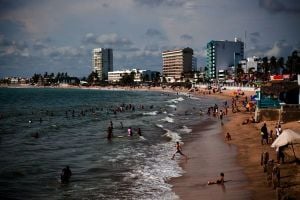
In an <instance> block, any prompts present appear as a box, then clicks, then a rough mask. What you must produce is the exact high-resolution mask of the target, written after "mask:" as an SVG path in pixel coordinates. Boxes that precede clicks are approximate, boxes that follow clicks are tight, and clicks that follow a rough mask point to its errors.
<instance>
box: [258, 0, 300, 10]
mask: <svg viewBox="0 0 300 200" xmlns="http://www.w3.org/2000/svg"><path fill="white" fill-rule="evenodd" d="M259 6H260V7H261V8H264V9H266V10H268V11H269V12H271V13H279V12H287V13H300V4H299V1H298V0H259Z"/></svg>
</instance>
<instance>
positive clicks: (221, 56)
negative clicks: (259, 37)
mask: <svg viewBox="0 0 300 200" xmlns="http://www.w3.org/2000/svg"><path fill="white" fill-rule="evenodd" d="M206 53H207V57H206V68H207V69H206V74H205V75H206V77H208V78H209V79H216V78H217V74H218V71H219V70H228V69H229V68H230V67H234V68H235V69H234V70H236V68H237V65H238V63H239V61H240V60H242V59H243V58H244V42H242V41H239V40H238V39H237V38H235V41H227V40H226V41H215V40H212V41H210V42H209V43H208V44H207V46H206Z"/></svg>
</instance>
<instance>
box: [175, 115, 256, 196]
mask: <svg viewBox="0 0 300 200" xmlns="http://www.w3.org/2000/svg"><path fill="white" fill-rule="evenodd" d="M192 129H193V132H192V136H191V137H189V138H187V139H185V145H184V146H183V152H184V153H186V154H187V155H188V157H189V159H188V160H187V161H184V158H181V162H180V165H181V167H182V168H183V170H184V171H185V172H186V173H185V174H184V175H183V176H181V177H178V178H174V179H172V180H171V181H170V183H171V184H172V185H173V191H175V193H176V195H178V196H179V197H180V199H189V200H193V199H195V200H196V199H211V200H212V199H250V191H249V190H247V189H246V187H245V186H246V185H247V178H246V176H245V175H244V174H243V171H242V168H241V167H240V166H239V165H238V163H237V162H236V155H237V149H236V147H235V146H233V145H230V144H225V143H224V141H223V136H222V134H221V131H222V129H221V123H220V121H218V120H217V119H208V121H206V122H205V123H204V124H198V125H196V126H194V127H192ZM177 159H178V160H179V159H180V158H177ZM220 172H223V173H224V174H225V180H229V181H228V182H226V183H225V184H224V185H218V184H214V185H207V181H209V180H210V181H214V180H216V179H217V178H218V177H219V174H220Z"/></svg>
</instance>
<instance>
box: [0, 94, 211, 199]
mask: <svg viewBox="0 0 300 200" xmlns="http://www.w3.org/2000/svg"><path fill="white" fill-rule="evenodd" d="M0 103H1V104H0V114H1V118H0V165H1V168H0V197H1V198H14V199H174V198H176V196H175V194H173V193H172V191H171V188H170V185H168V184H167V183H166V180H168V179H169V178H171V177H176V176H180V174H181V173H182V169H181V168H180V167H179V166H178V164H177V162H176V160H175V161H174V160H171V159H170V158H171V156H172V154H173V153H174V143H175V142H176V141H178V140H180V139H181V137H188V135H189V134H190V133H191V131H192V130H191V129H190V128H189V127H190V126H191V125H192V124H195V123H198V122H199V121H201V120H204V119H205V116H201V115H200V113H201V112H200V111H201V110H206V108H207V106H208V105H212V104H213V103H214V102H213V101H212V100H211V99H207V98H202V99H196V98H188V97H187V96H178V95H173V94H163V93H158V92H149V91H148V92H133V91H102V90H79V89H37V88H35V89H11V88H1V89H0ZM121 105H124V108H123V109H124V111H123V112H116V113H114V112H113V109H115V108H118V107H120V106H121ZM130 105H131V110H130V109H129V107H130ZM126 106H127V108H128V109H127V110H126ZM133 106H134V110H133V109H132V107H133ZM73 110H74V112H73ZM110 121H112V122H113V126H114V129H113V133H114V135H115V136H120V137H116V138H113V140H112V141H108V140H107V139H106V138H105V137H106V135H107V127H108V126H109V124H110ZM121 123H122V124H123V128H122V127H121ZM128 127H132V129H133V131H134V133H136V130H137V128H141V130H142V134H143V137H138V136H136V134H134V136H133V137H127V128H128ZM37 133H38V136H39V137H38V138H35V137H33V136H34V135H35V134H37ZM121 136H122V137H121ZM66 165H69V166H70V168H71V170H72V172H73V175H72V177H71V181H70V183H69V184H67V185H62V184H61V183H60V173H61V169H62V168H63V167H65V166H66Z"/></svg>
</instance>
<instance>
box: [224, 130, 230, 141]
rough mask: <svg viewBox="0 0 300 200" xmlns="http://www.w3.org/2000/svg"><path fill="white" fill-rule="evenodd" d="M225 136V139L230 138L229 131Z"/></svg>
mask: <svg viewBox="0 0 300 200" xmlns="http://www.w3.org/2000/svg"><path fill="white" fill-rule="evenodd" d="M225 138H226V140H227V141H229V140H231V135H230V134H229V132H227V133H226V136H225Z"/></svg>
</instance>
